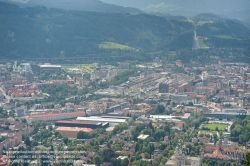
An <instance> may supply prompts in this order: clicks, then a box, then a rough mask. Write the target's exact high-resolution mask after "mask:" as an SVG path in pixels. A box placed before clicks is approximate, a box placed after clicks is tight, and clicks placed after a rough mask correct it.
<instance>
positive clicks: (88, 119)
mask: <svg viewBox="0 0 250 166" xmlns="http://www.w3.org/2000/svg"><path fill="white" fill-rule="evenodd" d="M76 120H77V121H82V122H99V123H109V125H110V126H115V125H117V124H120V123H127V122H128V119H117V118H111V117H110V118H104V117H97V116H92V117H78V118H77V119H76Z"/></svg>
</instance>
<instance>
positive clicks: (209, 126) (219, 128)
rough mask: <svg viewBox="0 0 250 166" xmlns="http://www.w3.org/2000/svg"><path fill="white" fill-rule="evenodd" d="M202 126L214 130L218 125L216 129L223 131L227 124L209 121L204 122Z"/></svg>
mask: <svg viewBox="0 0 250 166" xmlns="http://www.w3.org/2000/svg"><path fill="white" fill-rule="evenodd" d="M203 127H204V128H209V129H210V130H214V131H215V129H216V127H218V130H222V131H225V129H226V128H227V124H218V123H209V124H204V126H203Z"/></svg>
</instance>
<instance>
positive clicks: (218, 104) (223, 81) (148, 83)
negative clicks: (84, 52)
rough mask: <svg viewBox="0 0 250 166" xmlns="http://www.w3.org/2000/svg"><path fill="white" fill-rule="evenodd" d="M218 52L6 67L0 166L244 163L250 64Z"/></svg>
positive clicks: (207, 165)
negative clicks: (202, 59) (187, 58)
mask: <svg viewBox="0 0 250 166" xmlns="http://www.w3.org/2000/svg"><path fill="white" fill-rule="evenodd" d="M172 54H175V52H173V53H172ZM211 59H216V61H217V63H214V62H213V63H212V64H210V63H203V64H202V63H196V62H191V63H189V64H183V63H182V61H181V60H177V61H175V62H173V63H167V62H162V61H161V60H159V59H158V58H156V59H155V60H154V61H153V62H150V63H138V64H135V63H134V62H129V61H127V62H117V63H112V64H109V63H107V62H100V63H88V64H87V63H85V64H84V63H82V64H73V63H68V62H67V63H61V64H59V62H54V63H33V62H22V61H11V62H8V63H4V64H1V66H0V68H1V72H0V73H1V74H0V79H1V85H0V90H1V94H0V99H1V110H0V111H1V120H0V121H1V143H0V153H1V155H2V156H1V161H2V163H1V164H3V165H4V163H5V164H9V165H19V164H20V163H22V164H23V165H39V163H42V165H74V166H77V165H84V164H85V165H91V166H92V165H93V166H94V165H101V166H111V165H114V166H127V165H141V166H144V165H145V166H146V165H155V166H159V165H165V166H179V165H191V166H200V165H202V166H211V165H218V164H220V165H228V164H230V165H234V166H237V165H242V164H244V161H245V160H246V154H247V153H248V152H249V151H250V150H248V149H247V147H248V145H249V142H248V141H249V139H250V118H249V117H250V116H249V115H250V113H249V112H250V111H249V110H250V109H249V108H250V90H249V85H250V81H249V80H250V68H249V65H248V64H246V63H228V62H223V61H221V60H220V58H219V57H216V56H215V57H211Z"/></svg>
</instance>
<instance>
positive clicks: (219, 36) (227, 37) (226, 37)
mask: <svg viewBox="0 0 250 166" xmlns="http://www.w3.org/2000/svg"><path fill="white" fill-rule="evenodd" d="M216 37H218V38H223V39H235V38H233V37H232V36H228V35H216Z"/></svg>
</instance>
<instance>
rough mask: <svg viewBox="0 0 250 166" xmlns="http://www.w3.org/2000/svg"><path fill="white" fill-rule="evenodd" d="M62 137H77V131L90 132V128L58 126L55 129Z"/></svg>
mask: <svg viewBox="0 0 250 166" xmlns="http://www.w3.org/2000/svg"><path fill="white" fill-rule="evenodd" d="M56 131H58V132H59V133H60V134H61V135H62V136H63V137H67V138H77V134H78V132H79V131H83V132H86V133H91V132H92V129H91V128H80V127H58V128H57V129H56Z"/></svg>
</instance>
